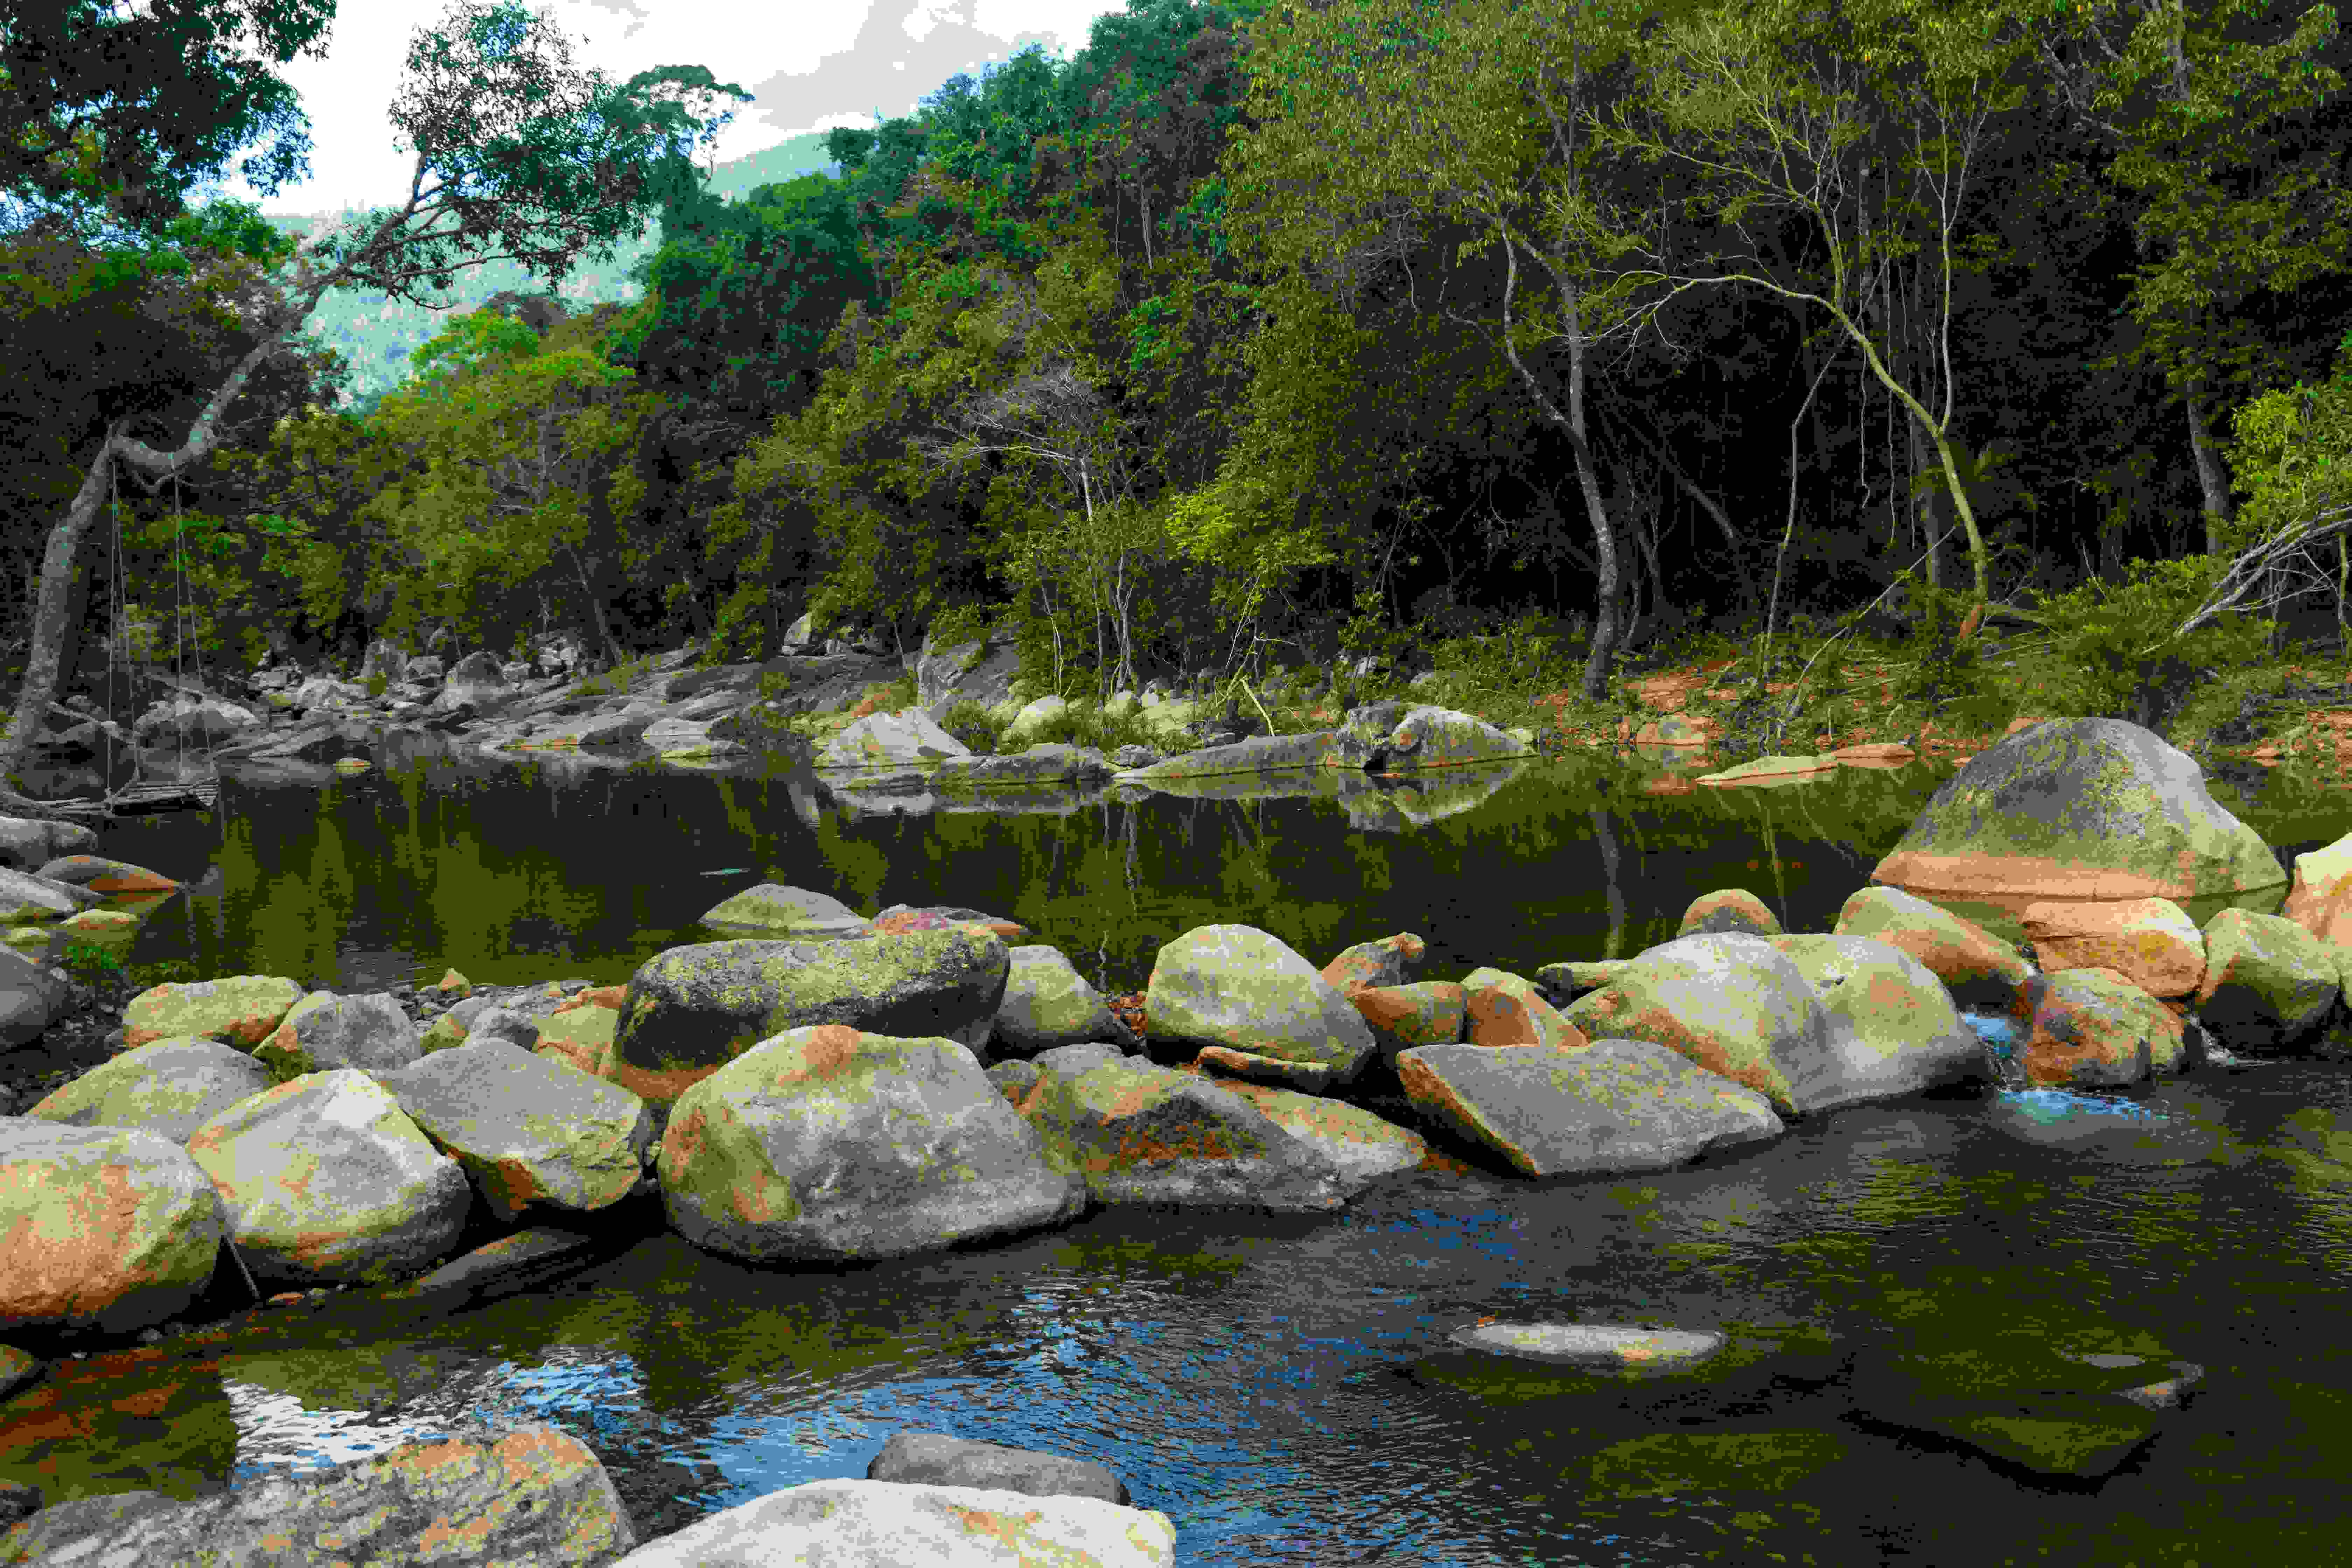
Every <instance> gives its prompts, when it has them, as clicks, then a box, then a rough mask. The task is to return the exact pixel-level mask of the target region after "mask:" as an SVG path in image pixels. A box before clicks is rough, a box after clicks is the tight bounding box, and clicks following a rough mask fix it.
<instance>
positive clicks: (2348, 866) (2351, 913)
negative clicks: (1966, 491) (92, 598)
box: [0, 817, 2352, 948]
mask: <svg viewBox="0 0 2352 1568" xmlns="http://www.w3.org/2000/svg"><path fill="white" fill-rule="evenodd" d="M6 832H7V821H6V819H5V817H0V863H5V860H6V858H7V851H6V847H5V835H6ZM2279 913H2280V914H2282V915H2284V917H2285V918H2287V919H2288V920H2291V921H2294V923H2295V924H2297V925H2299V926H2301V927H2302V928H2303V929H2304V930H2305V931H2309V932H2310V933H2311V934H2312V935H2314V936H2315V937H2317V938H2318V939H2319V940H2320V941H2322V942H2326V943H2328V944H2330V945H2331V946H2335V947H2344V948H2352V833H2347V834H2346V835H2345V836H2344V837H2341V838H2339V839H2337V840H2336V842H2335V843H2333V844H2330V845H2328V846H2327V847H2325V848H2322V849H2314V850H2312V851H2310V852H2309V853H2307V854H2303V855H2298V856H2296V857H2295V858H2294V882H2293V884H2292V885H2291V886H2290V887H2289V888H2288V889H2287V892H2286V905H2285V907H2284V908H2283V909H2281V910H2279Z"/></svg>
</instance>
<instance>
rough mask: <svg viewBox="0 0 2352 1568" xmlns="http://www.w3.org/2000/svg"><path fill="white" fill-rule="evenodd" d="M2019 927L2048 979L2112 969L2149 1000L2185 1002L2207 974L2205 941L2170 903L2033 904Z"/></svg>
mask: <svg viewBox="0 0 2352 1568" xmlns="http://www.w3.org/2000/svg"><path fill="white" fill-rule="evenodd" d="M2020 921H2021V924H2022V925H2023V926H2024V928H2025V934H2026V936H2027V938H2028V939H2029V940H2031V941H2032V943H2033V960H2034V962H2035V963H2038V964H2040V965H2041V967H2042V973H2044V974H2056V973H2061V972H2062V971H2064V970H2069V969H2112V970H2114V971H2115V972H2116V973H2118V974H2120V975H2122V976H2123V977H2124V978H2125V979H2126V980H2128V981H2130V982H2131V983H2132V984H2135V985H2137V986H2138V987H2139V988H2140V989H2141V990H2143V991H2145V992H2147V994H2149V995H2151V996H2186V995H2188V994H2189V993H2190V992H2192V991H2194V990H2196V989H2197V982H2198V979H2199V978H2200V976H2201V975H2203V974H2204V973H2205V939H2204V937H2203V936H2201V935H2200V934H2199V932H2198V930H2197V922H2196V921H2192V920H2190V919H2189V916H2188V913H2187V912H2186V911H2185V910H2182V909H2181V907H2180V906H2179V904H2176V903H2174V902H2173V901H2172V900H2169V899H2119V900H2104V901H2098V902H2091V903H2077V902H2074V901H2072V900H2066V901H2048V902H2042V903H2033V904H2028V905H2026V906H2025V910H2024V912H2023V914H2022V915H2021V917H2020Z"/></svg>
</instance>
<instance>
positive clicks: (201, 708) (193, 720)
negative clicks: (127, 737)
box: [131, 694, 261, 747]
mask: <svg viewBox="0 0 2352 1568" xmlns="http://www.w3.org/2000/svg"><path fill="white" fill-rule="evenodd" d="M260 722H261V719H260V716H259V715H258V714H257V713H255V712H254V711H253V710H251V709H249V708H240V707H238V706H237V705H236V703H234V702H224V701H222V700H220V699H218V698H216V697H192V696H187V695H184V694H183V695H180V696H176V697H173V698H172V699H170V700H166V701H163V702H158V703H157V704H155V706H154V707H152V708H150V709H149V710H147V711H146V712H144V713H142V714H141V715H140V716H139V718H138V721H136V722H135V723H133V724H132V725H131V736H132V738H133V739H135V740H136V741H138V742H139V743H140V744H141V745H142V746H164V747H171V746H179V747H190V746H213V745H220V744H222V743H224V742H229V741H233V740H235V739H236V737H237V736H239V735H241V734H243V733H244V732H245V731H247V730H250V729H252V728H253V727H254V726H256V725H257V724H259V723H260Z"/></svg>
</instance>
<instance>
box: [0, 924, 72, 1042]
mask: <svg viewBox="0 0 2352 1568" xmlns="http://www.w3.org/2000/svg"><path fill="white" fill-rule="evenodd" d="M68 994H69V988H68V985H67V983H66V982H65V981H63V980H60V979H59V978H58V976H57V975H56V974H55V973H52V972H51V971H50V970H49V968H48V967H47V965H46V964H44V963H39V962H37V961H36V960H35V959H34V958H32V957H30V956H28V955H26V954H24V953H20V952H13V951H11V950H10V949H7V948H5V947H0V1051H5V1050H7V1049H10V1048H11V1047H16V1046H21V1045H25V1044H26V1043H28V1042H30V1041H32V1040H36V1039H38V1038H39V1037H40V1036H41V1032H42V1031H43V1030H44V1029H47V1027H48V1026H49V1025H50V1024H51V1023H52V1022H53V1021H55V1019H56V1018H57V1016H58V1014H59V1013H60V1012H61V1011H63V1010H64V1008H65V1005H66V999H67V997H68Z"/></svg>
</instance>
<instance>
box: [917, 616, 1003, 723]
mask: <svg viewBox="0 0 2352 1568" xmlns="http://www.w3.org/2000/svg"><path fill="white" fill-rule="evenodd" d="M1020 673H1021V658H1020V656H1019V654H1018V653H1016V652H1015V651H1014V650H1013V647H1012V646H1011V645H1010V644H1008V643H989V642H980V641H972V642H961V643H951V644H946V645H942V644H940V643H938V642H936V641H934V640H933V639H932V638H930V637H928V636H927V637H924V638H923V647H922V652H921V653H919V655H917V656H916V659H915V696H916V700H918V701H919V702H921V704H922V705H923V707H924V709H925V710H928V711H929V712H930V713H931V714H932V715H933V716H935V717H936V716H937V715H939V714H940V713H943V712H945V711H946V710H948V709H950V708H951V707H953V706H954V705H955V704H956V703H959V702H977V703H979V704H980V705H981V706H982V707H983V708H993V707H994V706H996V704H998V703H1000V702H1002V701H1003V700H1005V699H1006V698H1007V697H1010V696H1011V695H1012V694H1013V677H1015V676H1017V675H1019V674H1020Z"/></svg>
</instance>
